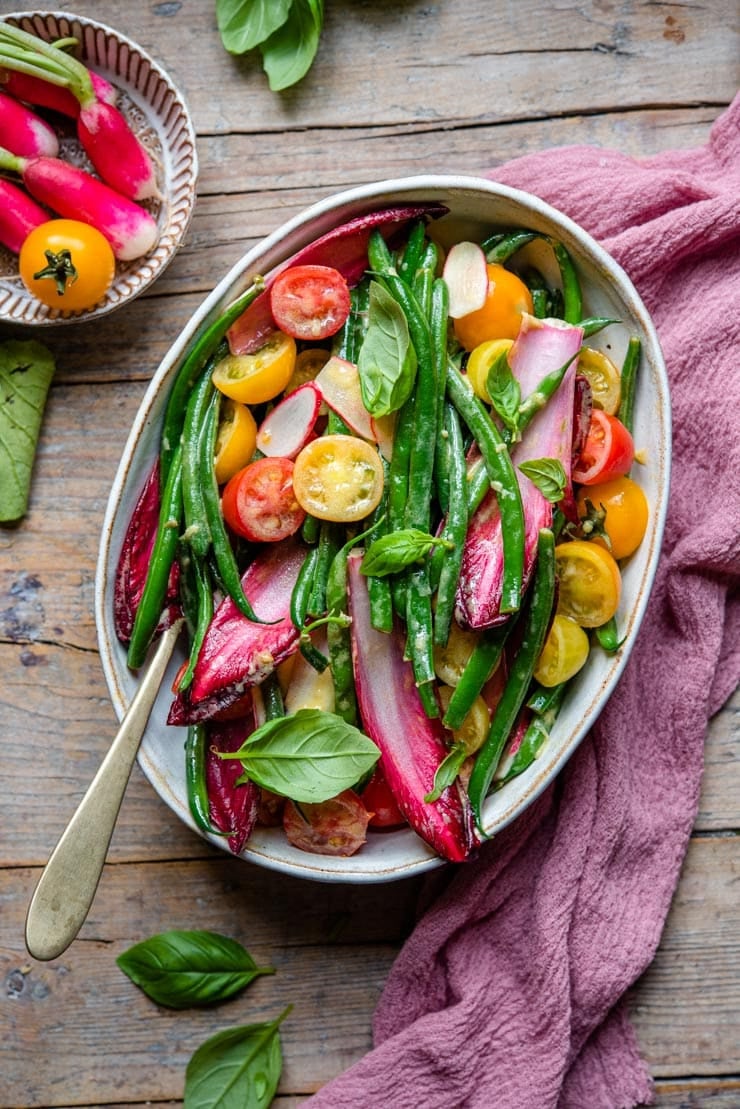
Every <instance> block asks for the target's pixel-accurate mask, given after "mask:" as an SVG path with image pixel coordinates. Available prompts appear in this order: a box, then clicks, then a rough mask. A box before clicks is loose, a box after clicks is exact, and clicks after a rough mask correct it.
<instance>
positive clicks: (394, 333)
mask: <svg viewBox="0 0 740 1109" xmlns="http://www.w3.org/2000/svg"><path fill="white" fill-rule="evenodd" d="M357 371H358V373H359V375H360V389H361V391H362V400H363V403H364V405H365V408H367V410H368V412H369V413H370V415H371V416H376V417H378V416H387V415H388V413H390V412H395V411H397V409H399V408H400V407H401V405H402V404H403V403H404V401H405V400H406V399H407V398H408V397H409V395H410V393H411V390H412V389H413V387H414V379H415V377H416V351H415V350H414V346H413V344H412V342H411V337H410V335H409V327H408V323H407V322H406V316H405V314H404V311H403V309H402V308H401V306H400V304H399V303H398V301H397V300H396V299H395V297H392V296H391V294H390V293H389V292H388V291H387V290H386V289H384V288H383V286H382V285H381V284H380V283H379V282H377V281H371V282H370V303H369V307H368V326H367V333H366V335H365V338H364V340H363V343H362V347H361V349H360V357H359V360H358V363H357Z"/></svg>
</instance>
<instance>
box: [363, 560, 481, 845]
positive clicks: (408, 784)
mask: <svg viewBox="0 0 740 1109" xmlns="http://www.w3.org/2000/svg"><path fill="white" fill-rule="evenodd" d="M361 561H362V552H361V551H352V552H351V553H350V555H349V561H348V571H349V575H348V577H349V601H350V615H351V617H352V625H351V628H352V664H353V667H354V673H355V683H356V686H357V696H358V701H359V706H360V715H361V717H362V723H363V727H364V730H365V732H366V733H367V735H369V736H370V738H371V739H372V740H373V741H374V742H375V743H376V744H377V746H378V747H379V748H380V752H381V756H380V764H379V765H380V766H382V769H383V774H384V775H385V778H386V781H387V783H388V786H389V788H390V790H391V793H392V794H393V796H394V798H395V801H396V804H397V805H398V808H399V810H400V811H401V812H402V813H403V815H404V816H405V818H406V820H407V821H408V822H409V824H410V825H411V827H412V828H413V829H414V831H415V832H416V833H417V835H419V836H421V838H422V839H423V840H425V842H426V843H428V844H429V845H430V847H432V848H433V849H434V850H435V851H436V852H437V854H438V855H441V856H442V858H445V859H448V860H449V861H450V862H463V861H464V860H465V859H467V858H468V857H469V855H470V852H471V850H472V847H473V845H474V832H473V825H472V817H471V811H470V805H469V802H468V799H467V794H466V793H465V791H464V789H463V788H462V786H461V785H460V784H459V783H456V784H455V785H452V786H447V788H446V789H444V790H443V791H442V794H441V795H440V797H439V798H438V800H436V801H432V802H427V801H425V800H424V798H425V797H426V795H427V794H429V793H430V792H431V791H432V789H433V787H434V776H435V773H436V771H437V768H438V766H439V764H440V763H441V762H442V760H443V759H444V758H445V756H446V755H447V753H448V749H447V745H446V743H445V738H444V736H445V731H444V728H443V727H442V723H441V721H440V720H439V719H430V718H429V717H428V716H427V715H426V713H425V712H424V708H423V706H422V703H421V698H420V697H419V693H418V690H417V688H416V685H415V684H414V676H413V671H412V668H411V664H410V663H409V662H407V661H406V660H405V659H404V657H403V641H402V637H401V635H400V632H399V630H398V629H396V630H395V632H394V633H392V634H390V635H388V634H387V633H386V632H379V631H376V629H375V628H373V626H372V622H371V619H370V603H369V598H368V591H367V579H366V578H365V577H364V575H363V574H362V572H361V570H360V564H361Z"/></svg>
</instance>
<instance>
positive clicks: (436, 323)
mask: <svg viewBox="0 0 740 1109" xmlns="http://www.w3.org/2000/svg"><path fill="white" fill-rule="evenodd" d="M449 317H450V293H449V289H448V287H447V282H446V281H435V282H434V285H433V286H432V298H431V307H430V311H429V330H430V332H431V340H432V358H433V361H434V376H435V379H436V382H437V403H436V408H437V432H436V446H435V477H436V483H437V496H438V499H439V501H440V507H441V509H442V511H443V512H446V511H447V497H448V490H447V489H446V487H445V484H446V483H445V475H446V474H447V465H446V464H445V455H446V453H447V451H446V449H445V447H446V440H445V428H444V422H445V397H446V394H447V332H448V326H449Z"/></svg>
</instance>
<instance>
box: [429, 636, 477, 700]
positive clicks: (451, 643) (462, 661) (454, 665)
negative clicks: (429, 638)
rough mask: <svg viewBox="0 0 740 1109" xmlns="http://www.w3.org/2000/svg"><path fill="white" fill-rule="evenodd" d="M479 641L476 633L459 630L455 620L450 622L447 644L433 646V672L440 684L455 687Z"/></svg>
mask: <svg viewBox="0 0 740 1109" xmlns="http://www.w3.org/2000/svg"><path fill="white" fill-rule="evenodd" d="M479 640H480V635H479V634H478V632H474V631H469V630H468V629H467V628H461V627H460V625H459V624H458V622H457V621H456V620H453V621H452V623H451V624H450V634H449V635H448V637H447V642H446V643H445V644H444V645H443V644H441V643H435V644H434V672H435V674H436V675H437V677H438V678H439V680H440V681H441V682H444V683H445V685H451V686H456V685H457V683H458V682H459V681H460V678H461V677H462V672H463V670H464V669H465V667H466V665H467V663H468V660H469V658H470V656H471V655H472V653H473V651H474V650H475V647H476V645H477V643H478V642H479Z"/></svg>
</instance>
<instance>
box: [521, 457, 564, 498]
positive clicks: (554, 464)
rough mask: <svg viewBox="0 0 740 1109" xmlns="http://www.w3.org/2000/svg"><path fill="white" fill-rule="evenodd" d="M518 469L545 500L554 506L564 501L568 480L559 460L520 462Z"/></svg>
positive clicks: (534, 459) (537, 459) (535, 459)
mask: <svg viewBox="0 0 740 1109" xmlns="http://www.w3.org/2000/svg"><path fill="white" fill-rule="evenodd" d="M518 468H519V469H520V470H521V471H522V473H523V474H524V475H525V477H528V478H529V480H530V481H531V482H532V484H533V485H536V486H537V488H538V489H539V491H540V493H541V494H542V496H543V497H544V498H545V500H548V501H550V502H551V503H552V504H557V503H558V501H562V499H563V497H564V495H565V488H566V486H567V484H568V478H567V477H566V475H565V470H564V469H563V464H562V462H560V461H559V459H557V458H532V459H530V461H529V462H520V463H519V467H518Z"/></svg>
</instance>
